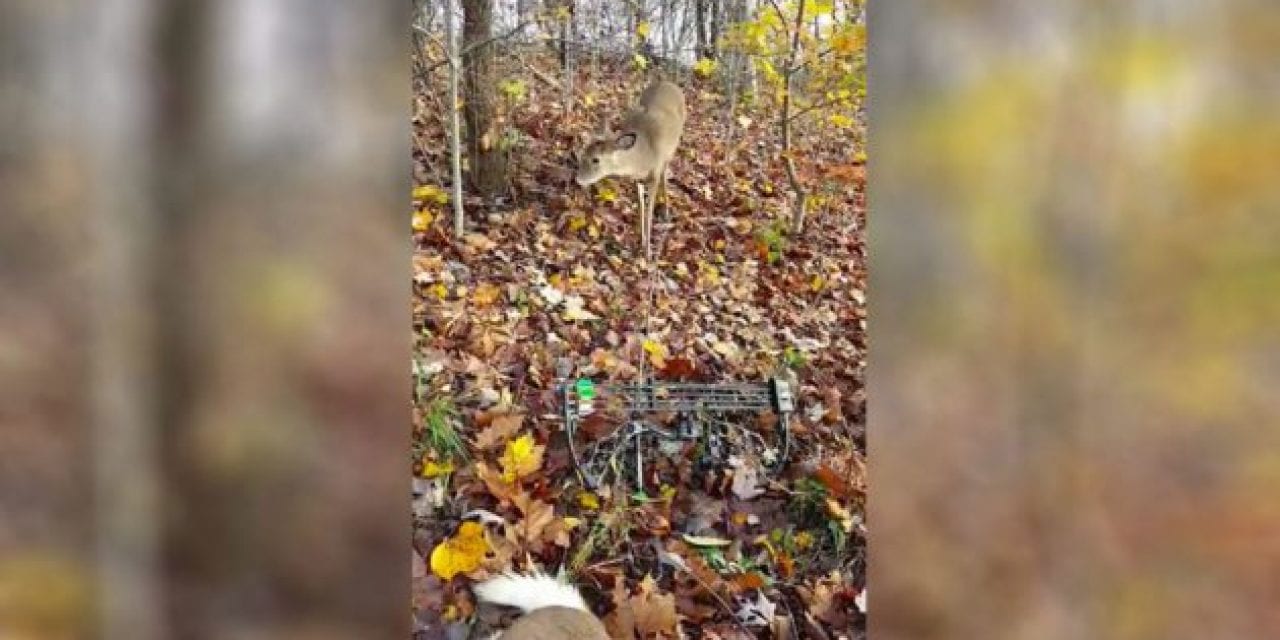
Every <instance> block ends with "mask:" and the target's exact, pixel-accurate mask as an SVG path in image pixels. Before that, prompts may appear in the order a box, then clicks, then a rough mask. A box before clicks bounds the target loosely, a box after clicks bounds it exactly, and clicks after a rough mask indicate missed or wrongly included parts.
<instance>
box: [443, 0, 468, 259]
mask: <svg viewBox="0 0 1280 640" xmlns="http://www.w3.org/2000/svg"><path fill="white" fill-rule="evenodd" d="M453 7H454V4H453V0H445V3H444V38H445V46H446V48H447V49H448V54H447V55H448V57H449V95H448V99H447V100H448V102H447V107H448V109H449V168H450V174H449V175H450V176H451V177H450V180H451V181H452V184H451V186H452V188H453V198H452V200H453V234H454V235H455V236H457V237H459V238H461V237H462V234H463V233H465V232H466V215H465V214H464V212H463V208H462V126H461V123H459V121H458V67H460V66H461V65H462V61H461V60H459V59H458V34H457V33H456V30H455V29H454V28H453Z"/></svg>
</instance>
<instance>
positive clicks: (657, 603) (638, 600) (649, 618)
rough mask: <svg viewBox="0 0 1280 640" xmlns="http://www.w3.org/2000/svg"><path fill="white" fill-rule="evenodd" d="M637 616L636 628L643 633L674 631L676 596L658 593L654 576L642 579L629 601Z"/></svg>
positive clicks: (676, 619) (676, 618)
mask: <svg viewBox="0 0 1280 640" xmlns="http://www.w3.org/2000/svg"><path fill="white" fill-rule="evenodd" d="M627 605H628V606H630V607H631V611H632V614H633V615H634V616H635V628H636V631H639V632H640V633H643V634H650V633H673V632H674V631H675V630H676V623H677V621H678V616H677V614H676V597H675V595H673V594H670V593H668V594H666V595H663V594H659V593H657V585H656V584H655V583H654V581H653V576H645V577H644V580H641V581H640V589H639V591H638V592H637V593H636V594H635V595H634V596H631V599H629V600H628V601H627Z"/></svg>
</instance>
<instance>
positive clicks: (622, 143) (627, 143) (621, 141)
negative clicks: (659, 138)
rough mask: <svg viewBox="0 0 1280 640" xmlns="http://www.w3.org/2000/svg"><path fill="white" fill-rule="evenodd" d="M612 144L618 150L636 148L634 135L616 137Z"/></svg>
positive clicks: (627, 134) (626, 134) (625, 134)
mask: <svg viewBox="0 0 1280 640" xmlns="http://www.w3.org/2000/svg"><path fill="white" fill-rule="evenodd" d="M613 144H614V146H615V147H617V148H619V149H624V150H625V149H630V148H631V147H634V146H636V134H634V133H624V134H622V135H620V136H618V139H617V140H615V141H614V142H613Z"/></svg>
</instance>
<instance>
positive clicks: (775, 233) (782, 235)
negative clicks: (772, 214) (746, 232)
mask: <svg viewBox="0 0 1280 640" xmlns="http://www.w3.org/2000/svg"><path fill="white" fill-rule="evenodd" d="M756 242H758V243H759V244H760V246H762V247H764V249H765V250H766V252H767V255H768V260H769V264H773V263H775V262H777V261H778V260H779V259H781V258H782V252H783V251H786V249H787V223H786V221H785V220H781V219H778V220H774V221H773V222H771V223H769V226H767V227H765V228H763V229H761V230H760V231H758V232H756Z"/></svg>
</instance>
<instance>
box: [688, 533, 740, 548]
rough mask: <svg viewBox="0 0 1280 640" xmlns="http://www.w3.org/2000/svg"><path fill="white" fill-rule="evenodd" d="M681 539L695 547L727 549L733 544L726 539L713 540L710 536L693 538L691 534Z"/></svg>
mask: <svg viewBox="0 0 1280 640" xmlns="http://www.w3.org/2000/svg"><path fill="white" fill-rule="evenodd" d="M680 537H681V538H682V539H683V540H684V541H685V542H688V543H689V544H691V545H693V546H695V547H727V546H729V545H731V544H733V541H732V540H725V539H724V538H712V537H710V536H691V535H689V534H684V535H682V536H680Z"/></svg>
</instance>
